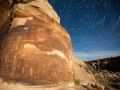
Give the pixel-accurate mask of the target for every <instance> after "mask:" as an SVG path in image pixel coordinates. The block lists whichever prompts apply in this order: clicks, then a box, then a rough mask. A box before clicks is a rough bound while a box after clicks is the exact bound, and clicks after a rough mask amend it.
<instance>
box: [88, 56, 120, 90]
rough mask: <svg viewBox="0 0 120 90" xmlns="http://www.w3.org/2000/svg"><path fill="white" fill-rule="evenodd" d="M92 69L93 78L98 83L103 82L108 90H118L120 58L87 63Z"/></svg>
mask: <svg viewBox="0 0 120 90" xmlns="http://www.w3.org/2000/svg"><path fill="white" fill-rule="evenodd" d="M86 64H87V65H88V66H89V67H91V68H92V70H93V72H95V73H94V76H95V77H96V79H97V80H98V81H100V82H104V83H106V84H107V86H108V87H109V88H110V90H119V89H120V56H117V57H111V58H104V59H100V60H93V61H87V62H86Z"/></svg>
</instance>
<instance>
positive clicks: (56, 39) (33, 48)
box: [0, 4, 73, 85]
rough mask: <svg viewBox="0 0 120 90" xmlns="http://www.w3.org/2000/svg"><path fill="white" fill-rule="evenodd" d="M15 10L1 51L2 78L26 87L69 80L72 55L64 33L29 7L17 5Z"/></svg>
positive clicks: (56, 24)
mask: <svg viewBox="0 0 120 90" xmlns="http://www.w3.org/2000/svg"><path fill="white" fill-rule="evenodd" d="M22 6H23V8H21V7H22ZM14 10H15V11H14V12H15V15H16V16H15V18H14V19H13V21H12V26H11V28H10V30H9V32H8V34H7V35H6V36H5V38H4V41H3V44H2V48H1V54H0V58H1V61H0V62H1V63H0V76H1V77H2V79H3V80H4V81H6V82H7V80H8V79H9V80H12V81H14V82H20V83H23V84H29V85H51V84H58V83H60V82H68V81H70V80H71V79H72V75H73V72H72V56H73V54H72V45H71V42H70V37H69V34H68V33H67V31H66V30H65V29H64V28H63V27H62V26H61V25H60V24H59V23H58V22H57V21H55V20H54V19H53V18H51V17H49V16H48V15H47V14H46V13H44V12H42V10H40V9H38V8H36V7H34V6H32V5H26V4H19V5H16V6H14ZM18 11H19V12H18ZM6 78H7V79H6Z"/></svg>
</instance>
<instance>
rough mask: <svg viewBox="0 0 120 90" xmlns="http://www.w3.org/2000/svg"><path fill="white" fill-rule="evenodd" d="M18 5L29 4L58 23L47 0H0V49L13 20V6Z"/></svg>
mask: <svg viewBox="0 0 120 90" xmlns="http://www.w3.org/2000/svg"><path fill="white" fill-rule="evenodd" d="M18 3H22V4H27V5H28V3H29V5H32V6H35V7H36V8H38V9H39V10H41V11H43V12H44V13H46V14H47V15H49V16H50V17H51V18H53V19H54V20H55V21H57V22H58V23H59V22H60V18H59V16H58V15H57V13H56V12H55V11H54V10H53V8H52V6H51V5H50V4H49V3H48V1H47V0H0V48H1V45H2V41H3V39H4V37H5V35H6V34H7V32H8V30H9V28H10V26H11V22H12V20H13V18H14V10H13V6H14V5H15V4H18ZM18 13H19V12H18ZM24 15H25V13H24Z"/></svg>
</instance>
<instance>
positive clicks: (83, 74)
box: [73, 57, 96, 85]
mask: <svg viewBox="0 0 120 90" xmlns="http://www.w3.org/2000/svg"><path fill="white" fill-rule="evenodd" d="M73 72H74V77H75V78H76V79H79V80H80V83H81V84H86V85H87V84H89V83H96V80H95V78H94V75H93V74H92V72H91V70H90V69H89V68H88V67H87V65H86V64H85V63H84V62H83V61H82V60H80V59H79V58H76V57H74V59H73Z"/></svg>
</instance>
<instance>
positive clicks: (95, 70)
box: [88, 65, 97, 75]
mask: <svg viewBox="0 0 120 90" xmlns="http://www.w3.org/2000/svg"><path fill="white" fill-rule="evenodd" d="M88 68H89V69H90V70H91V71H92V73H93V74H94V75H95V74H96V73H97V69H95V68H94V67H93V66H90V65H89V66H88Z"/></svg>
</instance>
